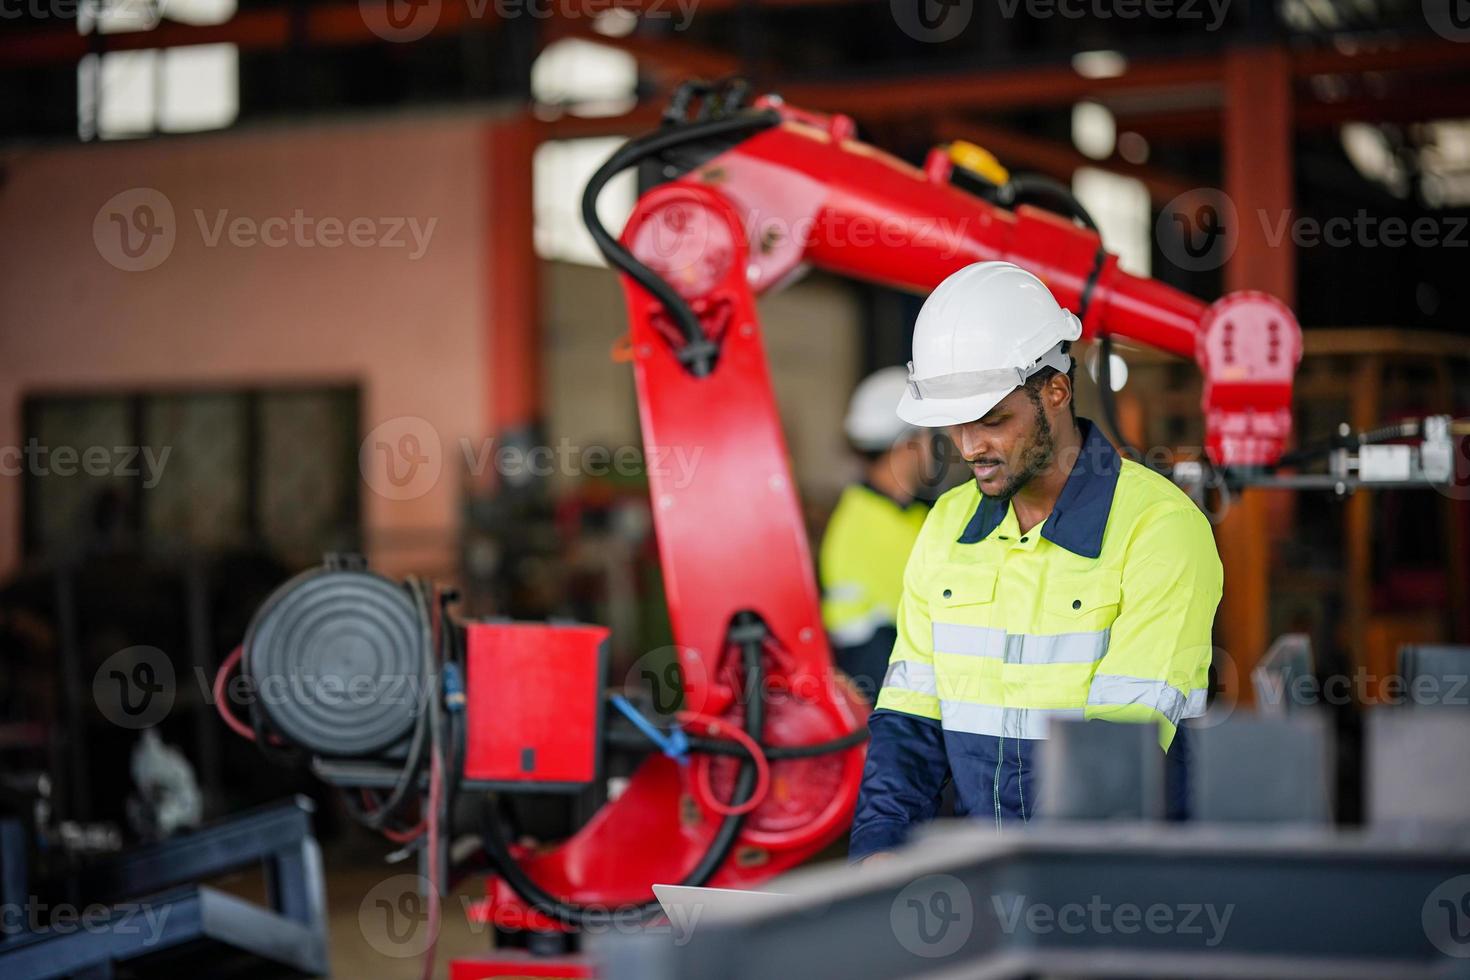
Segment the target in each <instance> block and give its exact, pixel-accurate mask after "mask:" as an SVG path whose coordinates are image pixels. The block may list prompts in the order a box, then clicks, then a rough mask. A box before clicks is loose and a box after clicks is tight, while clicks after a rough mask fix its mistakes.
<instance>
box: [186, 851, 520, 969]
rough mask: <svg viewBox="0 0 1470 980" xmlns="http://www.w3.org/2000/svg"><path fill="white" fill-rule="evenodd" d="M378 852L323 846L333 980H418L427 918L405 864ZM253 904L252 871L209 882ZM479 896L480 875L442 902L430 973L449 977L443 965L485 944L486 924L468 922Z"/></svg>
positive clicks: (255, 878)
mask: <svg viewBox="0 0 1470 980" xmlns="http://www.w3.org/2000/svg"><path fill="white" fill-rule="evenodd" d="M381 862H382V855H381V854H373V855H370V854H365V853H363V852H362V851H360V850H358V849H353V850H350V851H349V850H343V849H337V848H334V849H329V850H328V851H327V852H326V853H325V854H324V855H323V864H324V866H325V876H324V877H325V883H326V891H327V930H328V942H329V944H330V950H331V964H332V974H331V975H332V977H334V978H336V980H418V978H419V977H420V976H422V973H421V970H422V967H423V949H424V947H425V945H426V942H427V936H428V931H427V919H426V917H425V916H424V915H423V911H422V906H420V905H418V904H417V902H416V900H415V899H414V898H413V896H412V893H411V888H412V884H413V879H412V877H403V876H405V875H408V876H411V875H412V873H413V872H412V864H411V863H409V862H405V863H404V864H397V865H388V864H383V863H381ZM212 884H213V885H214V887H217V888H219V889H221V890H223V891H228V892H231V893H234V894H237V895H240V896H241V897H243V898H248V899H250V900H252V901H255V902H262V901H263V900H264V897H265V887H264V882H263V881H262V879H261V876H260V875H259V873H256V872H248V873H239V874H234V875H230V876H228V877H227V878H224V879H222V880H217V881H215V882H213V883H212ZM483 894H484V879H483V878H480V877H473V878H471V879H469V880H467V881H465V882H462V883H461V885H460V886H459V888H457V889H456V890H455V892H454V894H452V895H450V896H449V897H448V898H447V899H445V901H444V905H443V916H442V920H441V925H440V928H439V932H438V936H439V942H438V950H437V954H436V956H435V968H434V976H435V977H437V978H440V980H443V978H447V977H448V976H449V968H448V962H449V961H450V960H451V959H454V958H456V957H461V956H466V955H469V954H472V953H477V952H480V951H483V950H485V949H488V948H490V946H491V944H492V940H491V937H490V928H489V927H488V926H482V925H478V924H475V923H471V922H470V921H469V916H468V914H467V913H468V908H469V905H470V903H471V902H473V901H474V900H476V899H477V898H480V897H482V896H483Z"/></svg>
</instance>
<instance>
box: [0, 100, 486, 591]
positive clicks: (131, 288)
mask: <svg viewBox="0 0 1470 980" xmlns="http://www.w3.org/2000/svg"><path fill="white" fill-rule="evenodd" d="M482 126H483V124H482V123H480V122H478V121H476V120H474V119H469V118H449V119H416V120H412V121H409V120H401V121H384V122H372V123H341V124H333V125H328V126H323V127H314V128H309V129H308V128H294V127H293V128H290V129H280V130H270V131H254V132H240V133H226V134H220V135H215V136H209V137H197V138H187V139H168V140H150V141H146V142H137V143H112V144H104V145H98V146H88V147H78V148H65V149H54V150H44V149H43V150H36V151H21V152H12V153H9V154H7V155H6V157H5V158H4V167H5V174H6V180H5V183H4V186H3V188H0V364H3V365H4V367H3V370H0V446H15V445H16V444H17V443H18V442H19V441H20V439H21V438H22V433H21V432H20V424H21V422H20V418H19V413H18V410H19V407H20V403H21V398H22V396H23V394H24V393H25V392H27V391H33V390H37V389H47V390H76V391H86V390H93V389H97V388H135V389H137V388H154V387H162V386H178V385H190V386H198V385H205V386H209V385H218V386H237V385H254V384H263V383H278V382H296V381H299V382H312V381H334V382H338V381H343V380H349V381H355V382H357V383H359V384H361V385H362V388H363V393H364V402H363V418H362V425H363V428H364V431H367V430H369V429H371V428H372V427H373V426H375V425H377V424H378V423H379V422H380V421H382V420H384V419H388V418H392V417H395V416H403V415H413V416H419V417H422V418H424V419H426V420H428V421H429V422H431V423H432V424H433V425H434V426H435V427H436V428H437V429H438V430H439V431H440V433H441V434H442V435H443V436H445V437H446V438H452V437H454V436H457V435H460V434H463V435H467V436H471V437H477V436H478V435H479V432H478V426H479V425H480V424H481V422H482V420H483V419H484V418H485V417H486V413H485V411H484V408H483V405H484V398H485V392H484V391H483V386H482V377H483V368H482V365H483V364H484V363H485V358H484V355H483V346H484V345H483V331H484V321H485V314H484V297H483V295H482V288H481V285H480V280H481V276H480V269H481V262H482V258H481V256H482V241H483V236H482V234H481V214H482V213H483V203H482V201H481V198H480V194H481V185H482V183H483V181H482V179H481V174H482V164H481V160H480V154H481V149H482V146H481V142H482V137H481V132H482ZM140 189H151V190H152V191H154V192H157V193H156V194H144V193H143V191H142V190H140ZM129 191H132V192H133V194H132V196H131V197H126V198H123V199H120V200H119V201H117V202H115V203H114V204H112V205H110V206H109V204H108V202H109V199H112V198H114V195H117V194H119V193H122V192H129ZM158 195H161V196H162V199H163V200H166V202H167V204H168V206H170V207H171V208H172V220H171V222H169V221H168V220H167V218H166V216H165V215H162V214H159V213H158V211H159V208H158V207H157V205H158V201H159V197H158ZM139 203H144V204H150V205H154V206H155V207H154V211H155V219H156V222H158V223H161V224H163V225H167V224H171V226H172V229H173V245H172V249H171V251H168V250H167V249H166V248H165V245H166V237H167V235H166V233H165V235H164V236H162V237H157V238H156V239H155V245H154V250H153V251H152V254H149V253H146V252H145V253H144V256H143V259H144V264H147V262H149V261H151V259H153V258H157V257H159V256H160V255H162V254H166V258H163V259H162V261H161V262H160V263H159V264H157V265H156V266H155V267H154V268H150V269H146V270H143V271H127V270H126V269H124V268H118V267H117V265H116V264H115V262H121V263H122V264H124V265H127V264H130V263H129V260H128V258H127V256H126V255H125V254H124V253H122V252H121V251H120V242H121V238H120V234H119V229H118V227H117V226H116V224H115V222H112V221H109V220H107V218H108V216H107V215H106V214H103V215H102V216H101V217H102V220H101V221H98V219H99V211H100V210H101V209H104V208H108V207H111V209H112V210H113V211H114V212H119V211H120V213H122V214H123V215H124V216H125V217H130V216H132V215H133V214H134V213H135V211H136V206H137V205H138V204H139ZM298 210H299V211H300V212H301V213H302V215H303V218H311V219H316V221H320V219H324V218H338V219H341V220H342V221H343V222H344V223H346V222H350V221H351V220H352V219H355V218H356V219H368V220H369V221H370V222H371V223H372V224H373V231H371V232H368V231H366V228H367V226H366V225H359V232H360V233H359V234H358V236H357V241H358V243H359V244H353V243H351V242H345V241H344V242H343V243H342V244H339V245H337V246H336V247H326V246H327V244H328V243H330V242H332V241H335V240H338V239H339V238H341V237H343V236H344V235H345V231H339V232H337V235H336V236H333V235H332V229H331V226H330V225H320V224H313V225H311V226H307V225H305V223H304V222H302V223H301V227H302V229H303V230H301V231H297V230H295V229H294V228H291V227H289V226H285V225H283V224H281V223H279V222H277V223H275V224H272V225H269V226H266V225H263V224H261V225H260V228H261V231H262V232H263V233H264V234H266V235H268V236H270V239H271V240H272V241H273V242H279V241H284V242H286V244H284V245H282V246H281V247H273V246H271V245H267V244H264V243H262V242H261V241H258V240H255V239H254V238H252V236H250V235H249V234H248V233H247V234H236V235H233V236H232V235H231V232H230V229H229V225H228V224H227V225H226V226H225V229H224V230H223V232H222V233H221V234H220V235H219V237H218V238H213V233H214V231H215V228H216V227H217V226H218V223H219V220H220V217H221V212H226V215H225V218H226V221H227V222H233V221H234V220H235V219H236V218H245V219H248V221H249V222H251V223H263V222H265V221H266V220H267V219H270V218H277V219H286V221H291V220H292V219H294V217H295V215H296V213H297V212H298ZM409 218H413V219H417V220H418V222H419V223H420V224H419V227H420V229H421V231H422V230H423V229H427V228H428V222H430V221H433V222H434V224H433V226H432V232H431V233H430V234H428V235H427V247H426V248H423V249H422V250H421V251H422V254H417V255H416V254H415V253H416V252H418V251H420V249H419V247H418V246H416V245H415V244H414V239H413V237H412V235H410V234H408V232H407V228H406V227H405V228H404V229H403V230H402V231H400V232H399V234H398V235H397V236H391V235H390V234H389V233H390V231H391V226H392V222H384V221H381V220H380V219H394V220H396V219H409ZM94 223H96V224H97V226H98V227H97V229H96V230H97V234H96V236H95V237H94ZM201 223H202V224H203V226H204V227H203V229H201V227H200V225H201ZM158 226H159V224H155V225H154V226H153V227H158ZM165 231H166V229H165ZM393 237H397V238H400V239H403V240H405V241H406V242H407V243H408V244H407V246H406V247H391V246H390V245H389V244H388V243H389V241H390V239H391V238H393ZM232 238H233V241H232ZM369 238H372V239H374V240H376V241H379V242H381V243H382V244H376V245H367V244H361V243H364V242H366V241H368V240H369ZM212 239H213V240H212ZM143 241H144V239H143V237H142V235H141V234H139V233H136V231H135V233H134V235H133V243H134V245H135V246H141V244H142V242H143ZM110 260H111V261H110ZM303 451H310V450H309V447H304V449H303ZM457 491H458V488H457V486H456V485H455V483H454V481H452V480H442V479H441V480H440V481H439V484H438V485H437V486H435V487H434V488H432V489H431V490H430V491H429V492H427V493H425V494H424V495H422V496H420V497H416V498H414V499H409V500H389V499H386V498H384V497H382V496H380V495H379V494H376V493H372V492H365V493H364V494H363V497H362V499H363V510H364V516H365V520H366V525H367V529H368V531H369V532H370V536H371V537H377V538H380V539H381V538H386V537H392V538H394V539H395V540H399V541H403V540H414V541H418V542H422V545H423V546H424V547H423V548H420V547H418V546H415V548H414V549H410V550H409V551H405V552H404V553H402V554H400V555H399V556H398V558H399V560H400V561H401V562H402V563H403V564H407V565H417V564H420V563H428V564H431V565H434V564H440V563H441V561H442V558H443V551H442V544H438V543H436V542H434V541H433V540H432V538H433V534H434V532H435V531H436V530H441V529H443V528H445V527H448V526H451V525H452V523H453V521H454V519H455V511H456V506H457ZM19 498H20V481H19V479H17V478H15V477H5V478H3V479H0V576H3V575H5V574H8V573H9V572H10V571H12V570H13V569H14V566H15V562H16V560H17V535H18V531H19V527H20V514H19V506H20V499H19ZM371 537H370V540H371ZM425 548H426V550H425ZM397 550H398V549H395V551H397ZM412 551H419V552H421V553H417V554H414V553H410V552H412Z"/></svg>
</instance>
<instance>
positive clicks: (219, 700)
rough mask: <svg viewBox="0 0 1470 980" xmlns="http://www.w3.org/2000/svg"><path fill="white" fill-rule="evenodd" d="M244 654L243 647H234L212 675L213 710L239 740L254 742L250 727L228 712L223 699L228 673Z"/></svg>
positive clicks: (226, 703)
mask: <svg viewBox="0 0 1470 980" xmlns="http://www.w3.org/2000/svg"><path fill="white" fill-rule="evenodd" d="M244 652H245V647H244V645H243V644H242V645H240V646H237V647H235V649H233V650H231V651H230V655H229V656H228V657H226V658H225V660H224V663H222V664H220V665H219V672H218V673H216V674H215V675H214V688H213V691H214V710H216V711H218V712H219V716H220V720H221V721H223V722H224V723H225V724H226V725H229V726H230V730H231V731H233V732H234V733H235V734H236V735H239V736H240V737H241V738H248V739H250V741H252V742H253V741H255V732H254V730H252V729H251V727H250V726H249V725H247V724H245V723H244V722H243V721H241V720H240V719H239V718H236V717H235V714H234V712H232V711H231V710H230V705H229V702H228V700H227V699H226V698H225V682H226V681H228V680H229V678H230V671H232V670H234V669H235V665H236V664H238V663H239V662H240V657H241V655H242V654H244Z"/></svg>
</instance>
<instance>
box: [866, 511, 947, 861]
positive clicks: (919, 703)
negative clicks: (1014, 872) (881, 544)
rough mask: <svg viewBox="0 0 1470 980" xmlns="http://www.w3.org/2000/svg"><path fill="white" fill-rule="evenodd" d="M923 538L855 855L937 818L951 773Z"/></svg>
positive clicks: (876, 737)
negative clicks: (942, 720) (926, 591)
mask: <svg viewBox="0 0 1470 980" xmlns="http://www.w3.org/2000/svg"><path fill="white" fill-rule="evenodd" d="M923 568H924V548H923V546H922V538H921V541H920V544H919V546H917V547H915V548H914V551H913V553H912V554H911V555H910V556H909V561H908V565H907V566H906V568H905V570H904V590H903V598H902V600H900V602H899V608H898V624H897V628H898V638H897V641H896V642H895V643H894V645H893V654H892V656H891V657H890V658H889V662H888V673H887V674H886V675H885V677H884V680H883V689H882V690H881V691H880V692H879V694H878V706H877V710H876V711H874V712H873V714H872V716H871V717H869V719H868V731H869V735H870V738H869V741H868V759H867V763H866V764H865V765H864V767H863V782H862V788H861V790H860V791H859V793H858V804H857V813H856V815H855V816H854V818H853V825H852V840H851V843H850V845H849V848H848V857H849V860H853V861H857V860H861V859H862V858H865V857H867V856H868V855H870V854H874V853H876V852H878V851H886V850H891V849H892V848H894V847H896V846H898V845H899V844H901V843H903V841H904V840H905V839H906V838H907V836H908V833H909V830H910V829H911V828H912V827H913V826H914V825H915V824H920V823H924V822H926V821H928V820H932V819H933V818H934V815H935V813H936V812H937V811H938V809H939V794H940V791H941V790H943V788H944V784H945V782H946V781H947V780H948V778H949V761H948V758H947V756H946V755H945V751H944V731H943V728H942V727H941V725H940V713H939V697H938V693H937V690H936V687H935V677H934V646H933V634H932V630H931V628H930V624H929V605H928V602H927V601H926V600H925V598H924V593H923V590H922V589H921V588H920V587H919V584H918V583H919V582H920V580H921V579H922V573H923Z"/></svg>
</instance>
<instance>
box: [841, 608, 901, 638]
mask: <svg viewBox="0 0 1470 980" xmlns="http://www.w3.org/2000/svg"><path fill="white" fill-rule="evenodd" d="M892 625H893V613H891V612H889V611H888V610H887V609H874V610H873V611H871V612H869V613H868V614H867V615H866V616H861V617H859V618H857V619H854V620H852V621H851V622H848V623H843V624H842V625H841V626H834V627H832V628H831V629H829V630H827V635H828V636H829V637H831V638H832V642H833V643H835V644H837V645H838V646H843V647H852V646H857V645H858V644H859V643H866V642H868V641H869V640H871V639H872V638H873V634H874V633H876V632H878V630H880V629H882V628H883V627H884V626H892Z"/></svg>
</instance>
